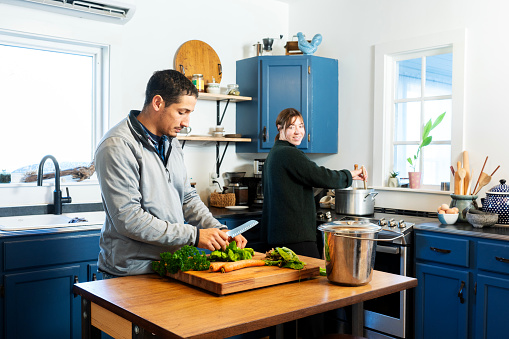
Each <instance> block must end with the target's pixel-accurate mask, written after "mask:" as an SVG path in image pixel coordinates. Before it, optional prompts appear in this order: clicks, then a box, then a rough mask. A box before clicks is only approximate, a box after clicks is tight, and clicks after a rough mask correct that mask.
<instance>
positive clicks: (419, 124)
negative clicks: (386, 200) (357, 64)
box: [373, 31, 464, 190]
mask: <svg viewBox="0 0 509 339" xmlns="http://www.w3.org/2000/svg"><path fill="white" fill-rule="evenodd" d="M463 55H464V32H461V31H454V32H447V33H444V34H440V35H437V36H430V37H424V38H417V39H412V40H409V41H402V42H394V43H388V44H383V45H377V46H376V47H375V109H374V111H375V116H374V122H375V124H374V126H381V127H380V128H379V129H375V135H374V157H373V164H374V167H373V180H374V184H375V185H376V186H387V184H386V183H387V178H388V177H389V173H390V172H392V171H395V172H399V173H400V178H408V172H410V171H413V168H412V166H411V165H410V164H409V162H408V161H407V158H409V157H411V158H413V156H414V155H415V154H416V152H417V149H418V146H419V145H420V143H421V142H422V134H423V127H424V125H425V124H426V122H428V121H429V120H430V119H431V121H432V122H434V121H435V120H436V119H437V117H438V116H439V115H441V114H442V113H444V112H445V113H446V114H445V116H444V119H443V120H442V122H441V123H440V124H439V125H438V126H437V127H436V128H434V129H433V130H432V131H431V133H430V135H431V136H432V142H431V144H430V145H428V146H426V147H424V148H422V149H421V151H420V156H419V159H418V161H417V163H414V165H415V170H416V171H420V172H421V173H422V174H421V178H422V179H421V181H422V188H423V189H435V190H438V189H439V187H440V183H441V182H448V181H450V176H451V171H450V168H449V167H450V166H451V164H452V160H451V159H456V158H457V157H458V155H459V154H460V153H461V151H462V149H463V144H462V139H463V138H462V135H463V132H462V130H463V122H462V120H463V119H462V116H463V64H464V61H463V60H464V56H463ZM453 121H454V122H455V123H454V124H453V123H452V122H453Z"/></svg>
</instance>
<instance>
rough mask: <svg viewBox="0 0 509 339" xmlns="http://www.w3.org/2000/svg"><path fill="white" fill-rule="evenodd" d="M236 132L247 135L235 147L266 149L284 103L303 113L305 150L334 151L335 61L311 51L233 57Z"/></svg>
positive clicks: (239, 149) (246, 150)
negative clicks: (237, 97) (247, 98)
mask: <svg viewBox="0 0 509 339" xmlns="http://www.w3.org/2000/svg"><path fill="white" fill-rule="evenodd" d="M237 84H239V88H240V91H241V93H242V95H246V96H250V97H252V98H253V100H251V101H245V102H239V103H237V112H236V114H237V115H236V133H239V134H242V137H245V138H251V140H252V141H251V142H250V143H238V144H236V151H237V152H238V153H259V152H260V153H261V152H269V151H270V149H271V148H272V146H273V145H274V138H275V136H276V135H277V133H278V131H277V128H276V124H275V122H276V117H277V116H278V114H279V113H280V112H281V111H282V110H283V109H285V108H295V109H297V110H298V111H300V112H301V113H302V116H303V119H304V124H305V125H306V136H305V137H304V138H303V140H302V143H301V144H300V145H299V146H298V147H299V148H300V149H301V150H302V151H303V152H306V153H337V151H338V61H337V60H335V59H329V58H323V57H318V56H312V55H292V56H265V57H263V56H262V57H254V58H248V59H244V60H239V61H237Z"/></svg>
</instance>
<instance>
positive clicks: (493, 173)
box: [490, 165, 500, 177]
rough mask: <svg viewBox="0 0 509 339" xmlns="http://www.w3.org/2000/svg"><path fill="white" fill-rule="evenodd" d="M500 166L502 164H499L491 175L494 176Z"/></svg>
mask: <svg viewBox="0 0 509 339" xmlns="http://www.w3.org/2000/svg"><path fill="white" fill-rule="evenodd" d="M499 168H500V165H498V166H497V168H495V170H494V171H493V173H491V175H490V176H491V177H492V176H493V174H495V172H496V171H497V170H498V169H499Z"/></svg>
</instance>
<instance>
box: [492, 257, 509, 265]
mask: <svg viewBox="0 0 509 339" xmlns="http://www.w3.org/2000/svg"><path fill="white" fill-rule="evenodd" d="M495 259H496V260H497V261H500V262H505V263H506V264H509V259H506V258H502V257H495Z"/></svg>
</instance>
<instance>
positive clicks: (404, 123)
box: [394, 102, 421, 141]
mask: <svg viewBox="0 0 509 339" xmlns="http://www.w3.org/2000/svg"><path fill="white" fill-rule="evenodd" d="M420 121H421V104H420V102H405V103H399V104H396V115H395V125H396V126H395V131H394V141H409V140H412V141H419V140H420V135H421V132H420V128H419V124H420Z"/></svg>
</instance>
